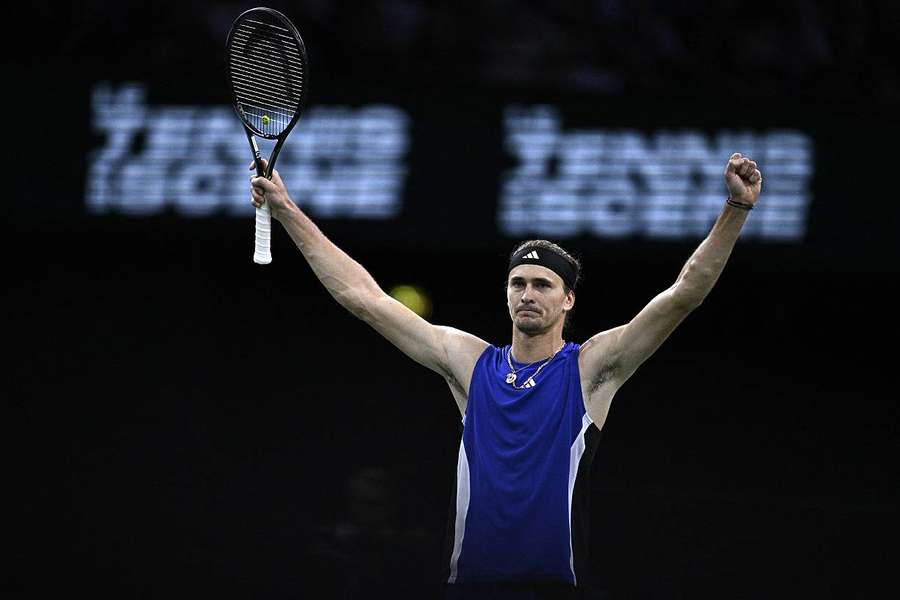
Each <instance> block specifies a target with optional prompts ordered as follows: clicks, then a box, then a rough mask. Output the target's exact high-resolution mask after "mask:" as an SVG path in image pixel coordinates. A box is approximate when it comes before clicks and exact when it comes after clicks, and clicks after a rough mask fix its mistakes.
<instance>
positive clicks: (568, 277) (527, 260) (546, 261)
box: [506, 246, 578, 290]
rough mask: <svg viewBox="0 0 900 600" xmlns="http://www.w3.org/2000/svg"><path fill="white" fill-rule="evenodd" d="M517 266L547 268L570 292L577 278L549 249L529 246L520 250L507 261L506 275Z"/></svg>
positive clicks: (563, 260)
mask: <svg viewBox="0 0 900 600" xmlns="http://www.w3.org/2000/svg"><path fill="white" fill-rule="evenodd" d="M519 265H538V266H539V267H547V268H548V269H550V270H551V271H553V272H554V273H556V274H557V275H559V276H560V277H561V278H562V280H563V283H565V284H566V285H567V286H568V287H569V289H570V290H574V289H575V280H576V279H577V278H578V274H577V273H576V272H575V269H573V268H572V265H570V264H569V261H567V260H566V259H565V258H563V256H562V255H561V254H559V253H557V252H554V251H553V250H551V249H550V248H535V247H534V246H531V247H530V248H524V249H522V250H520V251H519V252H517V253H516V254H514V255H513V257H512V258H511V259H510V260H509V269H507V270H506V274H507V275H509V272H510V271H512V270H513V269H515V268H516V267H518V266H519Z"/></svg>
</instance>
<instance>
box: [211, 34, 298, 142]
mask: <svg viewBox="0 0 900 600" xmlns="http://www.w3.org/2000/svg"><path fill="white" fill-rule="evenodd" d="M304 62H305V61H304V54H303V51H302V49H301V48H300V46H299V43H298V40H297V39H296V38H295V37H294V36H293V35H291V34H290V31H289V30H288V29H287V28H285V27H280V26H279V25H278V24H275V23H268V22H264V21H260V20H255V19H245V20H244V21H242V22H240V23H238V24H237V25H236V27H235V30H234V32H233V35H232V36H231V42H230V47H229V52H228V65H229V70H230V74H231V82H232V88H233V91H234V95H235V101H236V104H237V106H238V109H239V112H240V113H241V114H242V115H243V117H244V118H245V119H246V120H247V122H248V124H250V125H251V126H252V127H253V128H255V129H257V130H258V131H260V132H262V134H263V135H264V136H266V137H277V136H278V135H279V134H280V133H281V132H282V131H284V130H285V129H286V128H287V127H288V126H289V125H290V123H291V121H292V120H293V118H294V115H295V114H296V112H297V110H298V109H299V107H300V103H301V100H302V96H303V83H304V70H305V69H304V66H305V65H304Z"/></svg>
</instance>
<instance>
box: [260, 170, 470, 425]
mask: <svg viewBox="0 0 900 600" xmlns="http://www.w3.org/2000/svg"><path fill="white" fill-rule="evenodd" d="M251 168H252V166H251ZM262 202H267V203H268V204H269V209H270V210H271V212H272V217H273V218H274V219H277V220H278V221H279V222H280V223H281V224H282V225H283V226H284V228H285V229H286V230H287V232H288V234H289V235H290V236H291V239H293V240H294V243H295V244H296V245H297V248H299V249H300V252H302V253H303V256H304V258H306V261H307V262H308V263H309V266H310V267H311V268H312V270H313V273H315V275H316V277H318V278H319V281H321V282H322V285H324V286H325V289H327V290H328V292H329V293H330V294H331V295H332V296H333V297H334V299H335V300H337V301H338V303H339V304H340V305H341V306H343V307H344V308H346V309H347V310H348V311H350V312H351V313H352V314H353V315H354V316H356V317H357V318H359V319H362V320H363V321H365V322H366V323H368V324H369V325H371V326H372V327H373V328H374V329H375V330H376V331H378V333H380V334H381V335H383V336H384V337H385V338H387V340H388V341H390V342H391V343H392V344H394V345H395V346H397V348H399V349H400V350H401V351H402V352H403V353H404V354H406V355H407V356H409V357H410V358H412V359H413V360H415V361H416V362H418V363H419V364H421V365H424V366H426V367H428V368H429V369H431V370H432V371H435V372H437V373H440V374H441V375H442V376H444V377H445V378H446V379H447V380H448V382H449V383H450V384H451V387H457V388H458V390H459V391H461V392H463V393H464V394H467V393H468V389H469V379H470V378H471V374H472V369H473V368H474V367H475V362H476V361H477V360H478V357H479V356H480V355H481V353H482V352H483V351H484V349H485V347H486V346H487V342H484V341H483V340H480V339H478V338H477V337H475V336H473V335H470V334H468V333H465V332H462V331H460V330H458V329H454V328H452V327H440V326H435V325H432V324H431V323H429V322H427V321H426V320H425V319H423V318H421V317H420V316H418V315H417V314H415V313H414V312H413V311H411V310H410V309H408V308H407V307H406V306H404V305H403V304H401V303H400V302H398V301H397V300H395V299H393V298H392V297H390V296H389V295H387V294H386V293H385V292H384V291H383V290H382V289H381V287H379V285H378V284H377V283H376V282H375V279H373V278H372V276H371V275H370V274H369V273H368V271H366V270H365V269H364V268H363V267H362V265H360V264H359V263H358V262H356V261H355V260H353V259H352V258H351V257H350V256H348V255H347V254H346V253H345V252H344V251H343V250H341V249H340V248H338V247H337V246H336V245H334V244H333V243H332V242H331V240H329V239H328V238H327V237H325V235H324V234H323V233H322V232H321V231H320V230H319V228H318V227H317V226H316V224H315V223H313V222H312V221H311V220H310V219H309V217H307V216H306V215H305V214H304V213H303V211H301V210H300V209H299V208H298V207H297V205H296V204H295V203H294V202H293V200H291V198H290V195H289V194H288V191H287V188H286V187H285V185H284V182H283V181H282V180H281V176H280V175H279V174H278V171H275V172H274V173H273V175H272V180H271V181H269V180H266V179H265V178H263V177H254V178H252V179H251V203H252V204H253V205H254V206H260V205H261V203H262ZM455 391H456V390H455ZM454 395H456V396H457V400H459V395H458V394H456V393H455V394H454ZM460 409H461V410H464V407H463V406H461V407H460Z"/></svg>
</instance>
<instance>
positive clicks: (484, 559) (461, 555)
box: [445, 342, 600, 585]
mask: <svg viewBox="0 0 900 600" xmlns="http://www.w3.org/2000/svg"><path fill="white" fill-rule="evenodd" d="M579 348H580V346H579V345H578V344H574V343H571V342H569V343H566V344H565V345H564V346H563V348H562V349H561V350H560V351H559V353H557V355H556V356H555V357H554V359H553V360H552V361H550V362H549V363H548V364H547V365H546V366H545V367H544V368H543V369H542V370H541V372H540V374H538V375H537V376H536V377H535V382H536V385H535V386H534V387H531V388H527V389H521V390H517V389H514V388H513V387H512V386H511V385H510V384H508V383H506V376H507V374H508V373H509V366H508V364H507V360H506V359H507V354H508V353H509V351H510V346H505V347H503V348H497V347H495V346H488V348H487V349H485V351H484V353H483V354H482V355H481V356H480V357H479V359H478V362H477V363H476V364H475V369H474V371H473V372H472V382H471V384H470V385H469V399H468V404H467V406H466V413H465V415H464V416H463V420H462V422H463V434H462V440H461V441H460V445H459V459H458V462H457V474H456V484H455V490H454V496H455V498H454V499H453V501H452V502H451V504H450V519H449V522H448V535H447V544H446V549H445V557H446V559H447V563H445V564H447V565H448V568H447V570H446V571H445V575H446V579H445V581H446V582H447V583H450V584H455V583H478V582H504V581H520V582H528V581H532V582H542V581H556V582H568V583H571V584H573V585H578V577H579V574H580V573H581V572H583V571H585V570H586V569H587V567H588V565H587V539H588V537H587V536H588V530H589V521H588V517H589V500H590V497H589V494H590V482H589V479H590V466H591V462H592V461H593V457H594V453H595V451H596V448H597V444H598V442H599V437H600V430H599V429H598V428H597V426H596V425H594V423H593V421H591V419H590V417H589V416H588V414H587V412H586V411H585V407H584V400H583V398H582V394H581V380H580V375H579V372H578V350H579ZM511 358H512V357H510V359H511ZM541 362H543V361H541ZM539 365H540V363H538V364H536V365H533V366H531V367H528V368H526V369H524V370H523V371H519V373H518V375H517V378H516V384H517V385H522V384H524V383H525V381H526V380H527V379H528V377H530V376H532V375H534V373H535V371H536V370H537V368H538V366H539ZM513 366H514V367H515V368H516V369H519V368H521V367H525V366H526V365H525V364H523V363H518V362H515V361H513Z"/></svg>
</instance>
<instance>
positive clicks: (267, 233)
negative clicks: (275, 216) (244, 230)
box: [253, 204, 272, 265]
mask: <svg viewBox="0 0 900 600" xmlns="http://www.w3.org/2000/svg"><path fill="white" fill-rule="evenodd" d="M271 242H272V214H271V213H270V212H269V205H268V204H263V205H262V206H261V207H260V208H257V209H256V249H255V251H254V252H253V262H255V263H257V264H260V265H267V264H269V263H270V262H272V252H271V250H270V248H271Z"/></svg>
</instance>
